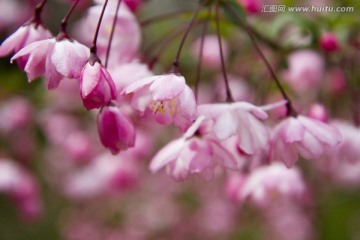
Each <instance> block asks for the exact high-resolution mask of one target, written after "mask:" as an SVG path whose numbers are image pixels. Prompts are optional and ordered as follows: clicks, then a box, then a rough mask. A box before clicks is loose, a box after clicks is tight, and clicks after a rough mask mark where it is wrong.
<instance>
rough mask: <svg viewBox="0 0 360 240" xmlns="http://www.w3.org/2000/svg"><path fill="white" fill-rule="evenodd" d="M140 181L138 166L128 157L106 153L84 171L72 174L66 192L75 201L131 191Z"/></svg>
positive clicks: (67, 179)
mask: <svg viewBox="0 0 360 240" xmlns="http://www.w3.org/2000/svg"><path fill="white" fill-rule="evenodd" d="M137 179H138V166H137V165H136V161H131V159H129V158H128V157H127V155H124V156H123V155H121V154H120V155H116V156H113V155H111V154H110V153H104V154H101V155H99V156H98V157H96V158H95V159H93V161H92V162H91V163H90V164H89V165H87V166H85V167H84V168H83V169H81V170H78V171H75V172H74V173H72V174H70V175H69V176H68V177H67V178H66V180H65V186H64V191H65V193H66V194H67V196H69V197H71V198H74V199H84V198H92V197H96V196H100V195H104V194H106V195H111V194H116V193H119V192H123V191H126V190H128V189H131V188H132V187H134V185H135V184H136V181H137Z"/></svg>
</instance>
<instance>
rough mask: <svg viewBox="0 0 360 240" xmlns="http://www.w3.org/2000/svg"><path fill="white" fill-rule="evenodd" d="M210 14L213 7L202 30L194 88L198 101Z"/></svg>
mask: <svg viewBox="0 0 360 240" xmlns="http://www.w3.org/2000/svg"><path fill="white" fill-rule="evenodd" d="M210 15H211V7H209V10H208V17H207V19H206V21H205V22H204V26H203V29H202V32H201V40H200V51H199V56H198V59H199V60H198V61H199V62H198V64H197V67H196V79H195V89H194V92H195V93H194V94H195V99H196V101H197V100H198V92H199V83H200V79H201V68H202V58H203V51H204V42H205V35H206V33H207V30H208V25H209V19H210Z"/></svg>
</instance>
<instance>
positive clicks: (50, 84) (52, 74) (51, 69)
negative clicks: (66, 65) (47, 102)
mask: <svg viewBox="0 0 360 240" xmlns="http://www.w3.org/2000/svg"><path fill="white" fill-rule="evenodd" d="M45 69H46V72H45V79H46V86H47V88H48V89H54V88H57V87H58V86H59V83H60V80H61V79H62V78H63V76H62V75H61V74H60V73H59V72H58V71H57V70H56V68H55V66H54V65H53V63H52V61H51V60H50V57H47V58H46V63H45Z"/></svg>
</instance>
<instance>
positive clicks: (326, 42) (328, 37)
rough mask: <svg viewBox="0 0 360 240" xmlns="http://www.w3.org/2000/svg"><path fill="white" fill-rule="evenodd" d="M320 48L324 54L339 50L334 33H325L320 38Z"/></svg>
mask: <svg viewBox="0 0 360 240" xmlns="http://www.w3.org/2000/svg"><path fill="white" fill-rule="evenodd" d="M320 46H321V47H322V49H324V51H326V52H333V51H337V50H339V42H338V39H337V37H336V35H335V34H334V33H331V32H327V33H324V34H322V35H321V37H320Z"/></svg>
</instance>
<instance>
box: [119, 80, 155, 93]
mask: <svg viewBox="0 0 360 240" xmlns="http://www.w3.org/2000/svg"><path fill="white" fill-rule="evenodd" d="M158 78H160V76H151V77H146V78H143V79H141V80H138V81H136V82H134V83H132V84H130V85H129V86H128V87H127V88H125V90H124V92H123V93H125V94H129V93H134V92H136V91H138V90H140V89H141V88H144V87H146V86H147V85H150V83H152V82H154V81H155V80H156V79H158Z"/></svg>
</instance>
